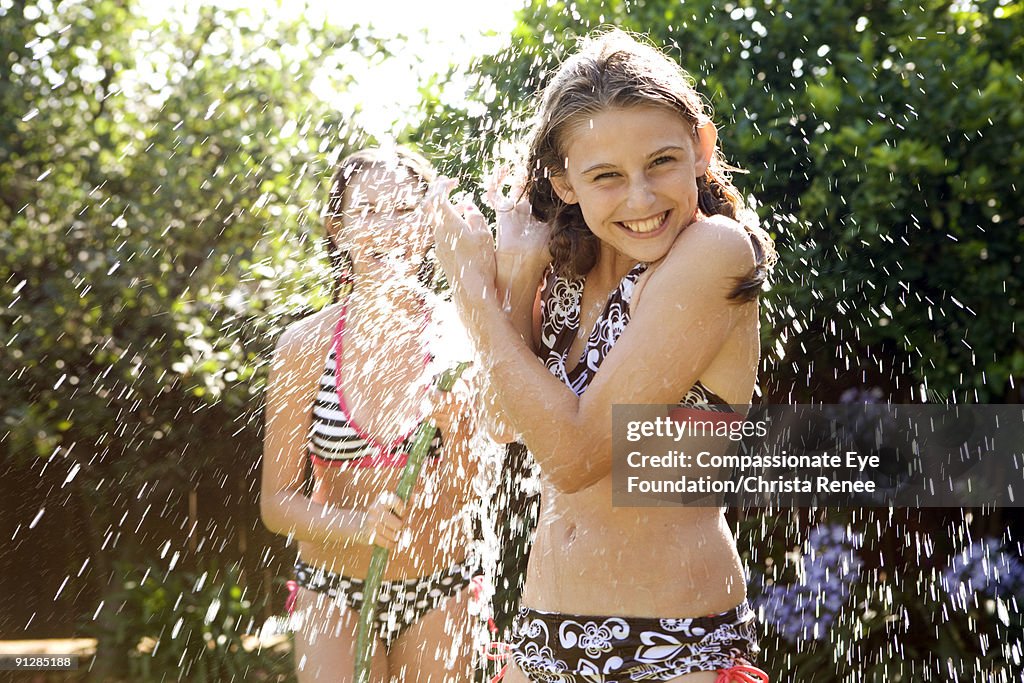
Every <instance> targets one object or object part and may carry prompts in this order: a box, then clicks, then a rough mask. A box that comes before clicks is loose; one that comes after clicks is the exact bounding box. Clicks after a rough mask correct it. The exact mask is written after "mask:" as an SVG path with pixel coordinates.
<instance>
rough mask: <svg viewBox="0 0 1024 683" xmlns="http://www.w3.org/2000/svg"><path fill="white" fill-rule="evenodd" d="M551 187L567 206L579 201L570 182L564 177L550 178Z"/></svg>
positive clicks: (555, 176) (554, 176)
mask: <svg viewBox="0 0 1024 683" xmlns="http://www.w3.org/2000/svg"><path fill="white" fill-rule="evenodd" d="M550 179H551V187H552V188H554V190H555V194H557V195H558V198H559V199H561V200H562V201H563V202H565V203H566V204H576V203H577V202H578V201H579V200H578V199H576V193H575V192H573V189H572V186H571V185H570V184H569V181H568V180H566V179H565V176H564V175H553V176H550Z"/></svg>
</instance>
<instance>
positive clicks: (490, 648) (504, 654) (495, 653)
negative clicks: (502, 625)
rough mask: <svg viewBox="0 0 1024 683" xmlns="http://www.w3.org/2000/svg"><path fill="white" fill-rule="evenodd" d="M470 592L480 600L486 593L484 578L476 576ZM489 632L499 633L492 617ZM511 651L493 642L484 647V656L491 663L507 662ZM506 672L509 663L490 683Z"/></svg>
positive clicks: (489, 622) (488, 621)
mask: <svg viewBox="0 0 1024 683" xmlns="http://www.w3.org/2000/svg"><path fill="white" fill-rule="evenodd" d="M469 591H470V593H472V595H473V599H474V600H480V599H481V594H482V593H483V591H484V577H483V576H474V577H473V580H472V582H471V583H470V587H469ZM487 630H488V631H490V632H491V635H494V634H495V633H497V632H498V625H497V624H495V623H494V619H493V618H492V617H488V618H487ZM511 649H512V646H511V645H509V644H508V643H503V642H501V641H498V640H492V641H490V642H489V643H487V645H485V646H484V653H483V654H484V657H486V658H487V661H489V662H506V660H507V659H508V654H509V651H510V650H511ZM506 671H508V663H507V662H506V663H505V665H504V666H503V667H501V671H499V672H498V675H497V676H495V677H494V678H492V679H491V682H490V683H498V681H500V680H501V679H502V678H504V677H505V672H506Z"/></svg>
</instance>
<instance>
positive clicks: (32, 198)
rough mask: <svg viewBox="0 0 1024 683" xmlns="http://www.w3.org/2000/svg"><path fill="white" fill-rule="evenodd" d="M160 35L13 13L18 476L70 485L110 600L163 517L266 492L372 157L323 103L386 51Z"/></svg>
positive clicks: (3, 245) (97, 8)
mask: <svg viewBox="0 0 1024 683" xmlns="http://www.w3.org/2000/svg"><path fill="white" fill-rule="evenodd" d="M144 16H145V15H144V13H142V12H140V11H138V8H137V7H134V4H133V3H131V2H122V1H114V0H104V1H99V2H89V3H83V2H64V3H60V4H58V5H57V6H56V7H53V6H51V3H49V2H47V1H46V0H39V2H29V3H22V2H15V3H10V2H0V41H2V42H0V230H2V232H3V236H4V237H3V239H2V240H0V302H2V303H0V306H2V307H0V344H2V345H3V348H4V353H2V354H0V376H2V377H3V378H4V379H3V381H2V382H0V459H2V460H3V461H4V462H5V463H9V464H13V465H16V466H27V465H28V463H30V462H32V461H33V460H36V459H47V465H46V467H47V468H50V471H51V472H52V471H54V470H63V471H64V472H65V473H66V474H67V481H65V482H64V485H65V486H66V489H65V488H64V487H62V493H69V494H70V497H72V498H73V499H74V502H75V504H76V505H78V508H79V509H81V510H83V511H84V513H85V514H86V515H87V521H88V527H89V529H90V534H89V535H90V538H89V543H90V546H91V547H92V549H93V553H94V555H93V557H92V558H91V560H92V564H91V566H90V573H89V575H88V578H89V579H90V580H91V581H92V582H93V588H92V590H91V591H90V593H91V594H93V595H98V597H99V599H102V596H103V593H104V591H107V590H109V585H110V584H109V582H108V580H107V579H108V577H109V575H110V572H111V562H112V561H113V558H120V559H121V560H127V561H132V562H135V561H137V560H138V558H139V557H142V556H145V555H147V554H148V553H151V552H152V546H153V545H154V544H155V543H156V542H158V541H159V539H147V538H145V537H144V535H140V534H138V533H121V531H122V530H124V531H130V530H131V529H136V530H137V529H138V528H139V527H140V526H141V525H142V524H143V522H144V520H145V519H146V517H147V514H148V516H149V517H150V518H154V517H159V516H161V515H162V514H164V513H161V512H160V510H161V507H160V506H159V505H156V506H155V509H154V502H155V501H161V502H162V503H166V504H170V503H172V501H180V500H181V496H182V495H183V492H187V491H189V490H190V489H192V488H196V487H198V485H199V483H200V482H201V481H209V480H217V481H220V482H222V484H223V483H224V482H226V481H227V479H228V475H227V473H234V476H236V477H240V478H244V479H245V480H247V481H249V482H251V481H254V480H255V479H256V476H255V475H256V467H257V464H258V460H259V454H260V452H261V436H262V435H261V423H262V411H261V408H262V393H263V384H264V378H265V375H266V371H267V367H266V365H267V359H268V358H269V355H270V349H271V347H272V344H273V342H274V341H275V339H276V336H277V335H278V333H279V332H280V331H281V330H282V329H283V327H284V326H285V325H286V324H287V323H288V322H289V321H290V320H292V319H294V318H295V317H297V316H300V315H302V314H304V313H305V312H308V311H309V310H310V309H312V308H316V307H318V306H319V305H322V304H323V303H324V302H326V301H327V300H328V297H329V282H328V280H329V278H328V277H327V272H326V268H327V264H326V261H325V260H322V259H321V253H320V248H319V236H320V230H321V228H320V219H319V204H320V200H321V198H322V196H323V194H324V192H323V188H322V185H323V183H324V182H325V181H326V179H327V178H329V175H330V168H329V166H330V164H331V162H332V157H331V154H334V155H337V154H339V153H341V152H342V151H343V148H344V147H346V146H348V145H350V144H351V141H352V140H356V139H358V138H359V132H358V131H357V130H353V129H351V128H350V127H349V125H348V123H347V121H346V120H344V119H343V118H342V115H341V113H340V112H338V111H335V110H333V109H332V108H331V107H330V106H329V105H328V104H327V103H325V102H323V101H321V100H319V99H318V98H317V97H315V96H314V95H313V92H312V87H313V80H314V78H315V77H317V75H318V74H319V73H320V71H319V67H320V65H321V63H327V64H329V65H334V66H337V65H338V63H339V60H341V61H344V60H345V59H363V58H369V57H370V56H371V55H374V54H376V53H377V52H378V48H379V46H378V45H377V43H376V42H375V41H374V39H373V38H372V37H369V36H366V35H362V34H360V35H355V33H354V32H353V31H354V30H355V29H353V30H347V29H346V30H339V29H335V28H331V27H330V26H323V27H314V26H309V25H306V24H304V23H302V22H295V23H291V22H288V21H284V20H279V19H274V18H272V17H268V16H263V15H260V14H258V13H248V12H242V11H227V10H223V9H218V8H214V7H209V6H207V7H201V8H197V9H194V10H178V11H173V10H172V11H169V12H166V13H164V14H162V15H161V16H166V17H167V18H166V19H165V20H163V21H162V22H161V23H159V24H154V23H150V22H149V21H147V20H146V19H145V18H143V17H144ZM321 77H322V78H324V77H326V78H327V79H328V81H329V82H330V83H331V84H332V85H333V86H334V87H335V88H336V89H338V90H344V89H345V87H347V83H348V79H347V76H346V75H345V71H344V70H341V69H336V70H333V71H331V72H330V73H329V74H327V75H326V76H321ZM62 479H63V477H62ZM232 483H237V482H235V481H234V480H232ZM245 488H246V489H249V488H250V487H249V485H248V484H247V485H246V487H245ZM55 495H57V494H55ZM167 509H168V507H167V505H164V507H163V510H164V511H166V510H167ZM237 523H238V524H239V525H241V526H242V527H243V532H244V526H250V527H251V526H252V524H253V520H237ZM195 561H196V558H195V557H193V556H191V554H189V553H188V552H187V551H186V552H185V555H184V557H183V559H182V563H183V564H184V565H188V564H192V563H194V562H195ZM82 580H83V581H84V580H85V579H82ZM107 602H108V603H109V600H108V601H107ZM109 618H111V617H108V616H107V614H106V613H101V616H100V621H101V622H103V621H104V620H106V619H109ZM100 626H101V628H105V629H106V630H105V632H106V633H110V632H111V630H110V628H108V627H111V624H109V623H101V625H100ZM104 652H106V644H105V643H103V642H101V643H100V656H99V658H100V659H103V660H105V661H106V662H107V664H109V665H111V666H112V667H113V669H115V670H116V668H117V664H118V661H117V659H116V658H111V657H107V656H106V655H105V654H104ZM115 670H110V671H107V674H108V675H115V674H116V671H115Z"/></svg>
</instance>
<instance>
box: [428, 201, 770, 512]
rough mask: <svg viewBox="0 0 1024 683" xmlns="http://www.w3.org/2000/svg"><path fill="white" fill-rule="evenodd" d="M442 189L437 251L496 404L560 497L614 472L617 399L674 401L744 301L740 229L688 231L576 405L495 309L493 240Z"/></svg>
mask: <svg viewBox="0 0 1024 683" xmlns="http://www.w3.org/2000/svg"><path fill="white" fill-rule="evenodd" d="M446 189H448V187H447V186H446V185H445V184H439V185H438V187H437V188H436V194H435V198H436V199H437V200H438V206H439V210H440V215H439V216H438V222H437V228H438V239H437V244H438V256H439V258H440V260H441V262H442V265H443V267H444V268H445V271H446V272H447V273H448V278H449V282H452V283H453V289H454V295H455V300H456V302H457V304H458V305H459V308H460V313H461V314H462V315H463V317H464V320H465V322H466V325H467V326H468V327H469V329H470V332H471V334H473V336H474V338H475V340H476V341H477V344H478V346H479V348H480V351H481V353H482V354H483V355H484V362H485V365H486V366H487V367H488V369H489V371H490V374H491V381H492V384H493V386H494V390H495V393H496V394H497V399H498V402H499V404H500V406H501V408H502V410H503V411H504V413H505V414H506V415H507V416H508V418H509V420H510V421H511V423H512V424H513V425H515V427H516V428H517V430H518V431H519V432H520V433H521V434H522V435H523V440H524V442H525V443H526V445H527V447H528V448H529V449H530V451H531V452H532V453H533V455H534V457H535V459H536V460H537V463H538V464H539V465H540V468H541V471H542V472H543V474H544V477H545V478H546V479H547V480H549V481H550V482H551V483H552V484H553V485H554V486H556V487H557V488H559V489H560V490H563V491H567V492H573V491H578V490H580V489H583V488H586V487H587V486H589V485H591V484H593V483H595V482H597V481H598V480H600V479H602V478H603V477H605V476H606V475H607V474H608V473H609V472H610V471H611V431H612V430H611V421H612V406H613V405H614V404H615V403H634V404H673V403H676V402H677V401H678V400H679V398H680V396H681V395H682V394H683V393H684V392H685V391H686V390H687V389H688V388H690V387H691V386H692V385H693V384H694V383H695V382H696V381H697V380H698V379H699V378H700V376H701V374H702V373H703V372H704V371H705V370H706V369H707V368H708V367H709V366H710V364H711V362H712V361H713V360H714V358H715V356H716V355H717V354H718V352H719V351H720V350H721V348H722V347H723V345H724V344H725V342H726V340H727V339H728V338H729V335H730V333H731V332H732V331H733V329H734V327H735V325H736V323H737V322H738V321H739V320H741V319H744V318H746V317H747V316H749V315H750V312H749V306H750V304H743V305H736V304H734V303H732V302H730V301H729V300H728V299H727V295H728V293H729V292H730V291H731V289H732V287H733V286H734V283H735V278H737V277H742V276H744V275H745V274H746V273H747V272H749V270H750V268H751V267H752V265H753V262H754V255H753V250H752V248H751V246H750V241H749V238H748V237H747V235H746V231H745V230H744V229H743V228H742V227H741V226H740V225H738V224H737V223H735V222H734V221H731V220H728V219H721V218H715V219H712V220H705V221H702V222H699V223H695V224H693V225H691V226H689V227H688V228H687V229H686V230H685V232H684V233H682V234H681V235H680V236H679V237H678V238H677V239H676V241H675V243H674V244H673V246H672V248H671V249H670V251H669V254H668V255H667V256H666V257H665V259H664V261H663V262H662V263H661V264H659V266H658V268H657V269H656V271H655V272H653V273H652V274H651V276H650V278H649V280H648V281H647V283H646V285H645V287H644V291H643V303H642V305H637V306H635V307H634V310H633V311H631V320H630V323H629V325H628V326H627V327H626V329H625V331H624V332H623V333H622V336H621V337H620V338H619V339H618V342H617V343H616V344H615V346H614V348H612V350H611V351H610V352H609V354H608V356H607V357H606V358H605V360H604V362H603V363H602V365H601V368H600V370H599V371H598V372H597V374H596V375H595V377H594V379H593V381H592V382H591V383H590V386H589V388H588V389H587V391H586V392H585V393H584V394H583V396H582V397H579V398H577V397H576V396H575V395H574V394H573V393H572V391H570V390H569V388H568V387H566V386H565V385H564V384H563V383H562V382H561V381H559V380H558V379H557V378H555V377H554V375H552V374H551V373H550V372H549V371H548V370H547V369H546V368H544V366H543V365H542V364H541V362H540V361H539V360H538V359H537V358H536V356H534V355H533V353H532V351H531V350H530V348H529V347H528V346H527V345H526V344H525V343H524V342H523V340H522V337H521V336H520V335H519V334H518V332H517V330H516V329H515V328H514V327H513V326H512V324H511V323H510V322H509V320H508V318H507V317H506V316H505V315H504V313H503V312H502V310H501V307H500V305H499V304H498V303H497V301H496V300H497V295H496V289H495V284H494V282H495V280H494V277H495V264H494V257H493V253H494V252H493V242H492V241H491V240H490V233H489V231H488V230H487V227H486V225H481V223H480V221H478V220H472V217H471V216H470V218H471V220H470V221H469V222H468V223H467V222H466V221H465V220H463V219H462V218H461V217H460V216H459V215H458V214H457V213H456V212H455V211H454V209H453V207H452V206H451V204H450V203H449V202H447V200H446V199H445V197H446V195H445V194H444V193H445V191H446Z"/></svg>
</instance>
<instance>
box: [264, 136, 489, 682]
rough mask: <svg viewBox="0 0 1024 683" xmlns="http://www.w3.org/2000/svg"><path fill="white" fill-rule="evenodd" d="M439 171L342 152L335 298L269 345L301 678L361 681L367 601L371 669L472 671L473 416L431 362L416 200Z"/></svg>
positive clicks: (330, 211)
mask: <svg viewBox="0 0 1024 683" xmlns="http://www.w3.org/2000/svg"><path fill="white" fill-rule="evenodd" d="M433 177H434V172H433V170H432V169H431V167H430V164H429V163H428V162H427V161H426V160H424V159H423V158H422V157H420V156H418V155H416V154H414V153H412V152H410V151H408V150H405V149H402V148H399V149H396V150H393V151H385V150H364V151H362V152H358V153H356V154H353V155H351V156H349V157H347V158H346V159H344V160H342V161H341V162H340V163H339V165H338V167H337V170H336V172H335V173H334V177H333V179H332V183H331V192H330V198H329V203H328V207H327V211H326V220H325V229H326V232H327V239H328V249H329V251H330V253H331V254H332V260H333V261H334V264H335V266H336V270H337V272H336V276H337V277H339V278H340V281H339V284H340V285H342V289H343V291H342V294H341V297H340V299H339V300H338V301H337V302H336V303H334V304H332V305H330V306H328V307H326V308H325V309H323V310H322V311H320V312H319V313H317V314H314V315H312V316H310V317H309V318H306V319H304V320H301V321H299V322H297V323H295V324H293V325H292V326H290V327H289V328H288V329H287V330H286V331H285V332H284V334H283V335H282V337H281V340H280V342H279V343H278V345H277V349H276V351H275V354H274V360H273V365H272V369H271V375H270V380H269V385H268V393H267V409H266V416H267V417H266V437H265V448H264V461H263V477H262V486H261V489H262V495H261V501H262V503H261V505H262V514H263V519H264V523H265V524H266V525H267V527H268V528H270V529H271V530H272V531H275V532H277V533H279V534H283V535H288V536H291V537H294V538H295V539H297V540H298V550H299V556H298V559H297V561H296V564H295V571H296V574H295V581H294V582H293V583H292V587H293V595H292V596H291V603H292V605H291V607H293V608H294V611H295V614H296V616H297V617H298V619H297V620H296V621H297V622H298V624H299V625H298V627H297V629H296V633H295V661H296V664H297V667H298V679H299V681H302V682H303V683H305V682H307V681H348V680H352V675H353V667H354V663H355V649H356V631H357V624H358V617H359V608H360V606H361V605H362V604H363V602H364V601H366V600H374V599H375V600H376V601H377V614H378V619H377V625H376V629H375V636H376V637H377V638H378V643H377V647H376V652H375V655H374V657H373V660H372V670H371V680H372V681H375V682H377V681H388V680H403V681H423V682H428V681H429V682H431V683H442V682H444V681H465V680H468V679H469V678H470V677H471V673H470V671H471V667H472V661H473V656H472V642H471V637H470V630H471V623H472V622H471V618H470V614H469V610H468V605H467V601H468V589H467V586H468V584H469V582H470V578H471V574H472V568H471V567H470V566H469V565H468V563H467V557H466V552H467V548H468V547H469V544H470V540H471V539H470V538H469V535H468V533H467V529H466V525H465V524H464V523H463V517H464V516H463V514H462V513H463V509H464V507H465V506H466V505H467V503H468V502H469V501H470V500H471V495H472V494H471V489H470V484H469V482H470V480H471V479H472V477H473V472H474V470H475V465H474V463H473V462H472V461H471V460H470V458H469V447H468V440H469V438H470V434H471V430H472V428H473V426H472V420H471V419H470V416H469V412H468V406H469V401H468V399H467V395H466V394H467V389H466V387H465V385H464V384H461V385H458V384H457V385H456V391H455V392H454V393H443V392H441V391H439V390H438V389H437V388H436V386H435V383H436V380H437V377H435V376H434V371H435V370H438V368H435V367H434V365H432V364H431V362H430V361H431V358H432V356H431V348H430V338H431V335H430V334H429V333H428V323H429V320H430V318H431V315H432V308H433V304H432V303H431V302H432V301H433V300H434V299H433V298H432V297H431V296H430V295H431V292H430V291H429V290H428V287H427V285H428V284H429V274H430V267H429V260H428V251H429V249H430V246H431V243H432V234H431V228H430V226H429V225H428V224H427V222H426V221H425V220H424V216H423V212H422V211H421V204H422V202H423V198H424V194H425V192H426V189H427V186H428V183H429V182H430V181H431V180H432V179H433ZM440 369H441V370H443V369H444V368H440ZM428 419H430V420H434V421H435V422H436V423H437V424H438V426H439V432H438V436H437V438H436V439H435V441H434V443H433V444H431V449H430V453H429V454H428V457H427V462H426V463H425V465H424V469H423V474H422V475H421V479H420V481H419V483H418V484H417V487H416V489H414V493H413V497H412V498H411V499H410V501H409V503H408V504H404V503H402V502H401V500H399V499H398V498H397V496H395V495H394V491H395V489H396V484H397V481H398V478H399V475H400V473H401V471H402V466H403V465H404V464H405V462H406V459H407V454H408V449H409V447H410V445H411V444H410V442H411V440H412V439H411V436H412V435H413V434H414V432H415V431H416V429H417V427H418V426H419V425H420V424H421V423H422V422H423V421H425V420H428ZM307 462H308V463H309V464H310V465H311V468H312V473H313V480H312V493H311V495H310V496H309V497H306V496H305V495H304V494H303V488H304V484H305V481H304V477H305V472H306V469H307ZM374 545H379V546H383V547H385V548H387V549H389V550H390V561H389V563H388V565H387V570H386V574H385V576H384V583H383V586H382V590H381V591H380V593H379V594H378V595H377V596H369V595H364V594H363V591H362V588H363V580H364V579H365V578H366V574H367V570H368V567H369V563H370V556H371V553H372V549H373V546H374Z"/></svg>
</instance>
